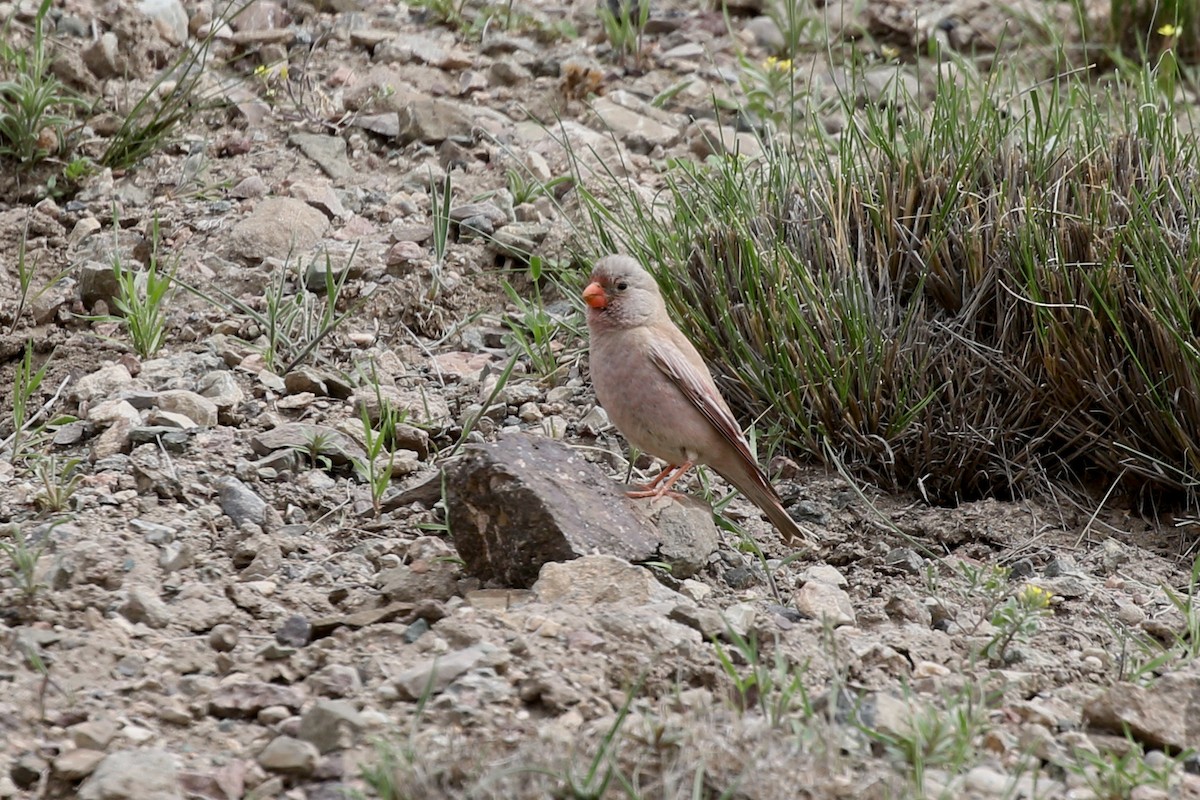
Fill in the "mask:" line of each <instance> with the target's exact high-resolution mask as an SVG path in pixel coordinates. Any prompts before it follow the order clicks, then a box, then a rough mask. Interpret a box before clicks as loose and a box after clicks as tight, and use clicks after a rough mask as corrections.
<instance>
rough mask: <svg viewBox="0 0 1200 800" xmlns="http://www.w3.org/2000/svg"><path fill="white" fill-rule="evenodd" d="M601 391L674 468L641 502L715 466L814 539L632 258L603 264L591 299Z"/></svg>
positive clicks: (629, 435) (610, 407)
mask: <svg viewBox="0 0 1200 800" xmlns="http://www.w3.org/2000/svg"><path fill="white" fill-rule="evenodd" d="M583 299H584V302H586V303H587V304H588V330H589V332H590V334H591V347H590V351H589V353H590V356H589V362H590V365H591V373H592V384H593V386H594V387H595V389H596V397H597V398H598V399H599V400H600V405H602V406H603V407H604V409H605V411H607V412H608V416H609V418H610V419H611V420H612V422H613V424H614V425H616V426H617V429H618V430H620V431H621V433H622V434H624V436H625V438H626V439H627V440H628V441H629V442H630V444H632V445H633V446H635V447H637V448H638V449H639V450H642V451H644V452H646V453H649V454H650V455H653V456H656V457H657V458H661V459H662V460H663V461H666V462H667V464H668V465H669V466H668V467H667V468H666V469H665V470H663V471H662V473H660V474H659V476H658V477H657V478H655V480H654V481H653V482H652V483H651V484H650V486H649V487H647V488H646V489H644V490H638V491H634V492H630V493H629V494H630V496H631V497H661V496H662V495H664V494H666V493H668V492H669V491H670V489H671V486H672V485H674V483H675V481H677V480H678V479H679V478H680V477H681V476H682V475H683V474H684V473H685V472H686V471H687V470H688V469H690V468H691V467H692V466H693V465H695V464H706V465H708V466H709V467H711V468H712V469H713V470H714V471H715V472H716V473H717V474H718V475H720V476H721V477H722V478H724V479H725V480H727V481H729V483H731V484H732V485H733V486H735V487H736V488H737V489H738V491H740V492H741V493H742V494H743V495H745V496H746V498H747V499H748V500H750V502H752V503H754V504H755V505H756V506H758V507H759V508H760V509H762V511H763V513H765V514H766V515H767V517H768V519H770V520H771V523H772V524H774V525H775V527H776V528H778V529H779V532H780V533H781V534H782V535H783V537H784V539H786V540H787V541H792V540H794V539H796V538H797V537H801V538H805V532H804V530H803V529H802V528H801V527H800V526H799V525H797V524H796V522H795V520H793V519H792V518H791V516H790V515H789V514H788V513H787V511H786V510H785V509H784V507H783V502H782V501H781V500H780V497H779V494H778V492H776V491H775V487H774V486H772V485H771V482H770V480H768V479H767V476H766V474H765V473H764V472H763V471H762V468H761V467H759V465H758V462H757V461H756V460H755V459H754V456H753V454H752V453H751V452H750V446H749V445H748V444H747V442H746V437H745V436H744V435H743V434H742V429H741V428H740V427H739V426H738V424H737V420H735V419H734V416H733V413H732V412H731V411H730V410H729V406H728V405H727V404H726V402H725V398H723V397H722V396H721V393H720V391H719V390H718V389H717V385H716V383H715V382H714V381H713V378H712V374H711V373H710V372H709V371H708V367H707V366H706V365H705V363H704V360H703V359H702V358H701V357H700V354H699V353H698V352H696V348H695V347H693V346H692V343H691V342H690V341H688V339H687V337H686V336H684V335H683V333H682V332H681V331H680V330H679V328H677V327H676V326H675V324H674V323H673V322H672V321H671V318H670V316H669V315H668V314H667V308H666V304H665V303H664V302H663V299H662V294H661V293H660V292H659V289H658V284H657V283H655V281H654V278H653V276H651V275H650V273H649V272H647V271H646V270H645V269H643V268H642V266H641V264H639V263H638V262H637V261H635V260H634V259H632V258H630V257H628V256H619V255H613V256H606V257H604V258H602V259H600V260H599V261H597V262H596V265H595V268H594V269H593V270H592V276H591V281H590V283H589V284H588V286H587V288H586V289H585V290H584V292H583Z"/></svg>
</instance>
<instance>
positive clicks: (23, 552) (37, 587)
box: [0, 525, 45, 604]
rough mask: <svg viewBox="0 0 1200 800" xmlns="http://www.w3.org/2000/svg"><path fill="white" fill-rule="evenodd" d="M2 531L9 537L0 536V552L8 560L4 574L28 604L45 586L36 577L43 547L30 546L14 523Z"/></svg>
mask: <svg viewBox="0 0 1200 800" xmlns="http://www.w3.org/2000/svg"><path fill="white" fill-rule="evenodd" d="M3 533H5V534H6V535H7V538H8V539H9V541H7V542H6V541H4V539H3V538H0V553H3V554H4V556H5V557H6V558H7V559H8V562H9V563H8V564H7V565H6V566H5V569H4V574H5V575H7V576H8V577H9V578H10V579H11V580H12V582H13V584H14V585H15V586H16V587H17V589H18V590H19V591H20V593H21V599H22V602H24V603H26V604H28V603H30V602H32V601H33V599H34V598H35V597H36V596H37V593H38V592H40V591H41V590H42V589H43V588H45V584H43V583H41V582H40V581H39V580H38V579H37V563H38V559H40V558H41V557H42V551H43V550H44V549H45V547H44V545H38V546H37V547H30V546H29V545H28V544H27V543H26V541H25V536H24V534H22V533H21V529H20V528H18V527H17V526H16V525H9V526H8V527H7V528H6V529H5V530H4V531H3Z"/></svg>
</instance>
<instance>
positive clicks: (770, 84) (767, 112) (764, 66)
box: [738, 55, 796, 125]
mask: <svg viewBox="0 0 1200 800" xmlns="http://www.w3.org/2000/svg"><path fill="white" fill-rule="evenodd" d="M739 61H740V62H741V66H742V72H741V73H740V74H739V75H738V82H739V83H740V84H741V87H742V94H744V95H745V97H746V109H747V110H748V111H750V112H751V113H753V114H754V115H755V116H757V117H758V118H759V119H761V120H763V121H770V122H773V123H775V124H776V125H780V124H783V123H784V122H785V121H786V120H785V118H788V119H790V118H792V117H794V115H795V113H796V108H795V102H794V100H795V89H796V74H795V68H794V67H793V66H792V60H791V59H790V58H777V57H775V56H768V57H767V58H766V60H764V61H762V62H761V63H757V62H755V61H753V60H751V59H750V58H748V57H746V56H745V55H740V56H739Z"/></svg>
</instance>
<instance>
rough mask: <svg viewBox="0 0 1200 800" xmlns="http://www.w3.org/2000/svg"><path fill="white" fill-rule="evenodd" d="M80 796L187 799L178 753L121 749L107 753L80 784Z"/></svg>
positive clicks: (86, 798)
mask: <svg viewBox="0 0 1200 800" xmlns="http://www.w3.org/2000/svg"><path fill="white" fill-rule="evenodd" d="M78 797H79V800H183V792H182V790H181V788H180V786H179V768H178V766H176V764H175V758H174V756H172V755H170V754H169V753H165V752H163V751H162V750H121V751H119V752H116V753H113V754H111V755H109V756H107V757H106V758H105V759H104V760H103V761H101V762H100V766H98V767H96V771H95V772H93V773H92V775H91V777H90V778H88V779H87V781H85V782H84V783H83V785H82V786H80V787H79V795H78Z"/></svg>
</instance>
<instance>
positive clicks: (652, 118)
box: [591, 93, 683, 153]
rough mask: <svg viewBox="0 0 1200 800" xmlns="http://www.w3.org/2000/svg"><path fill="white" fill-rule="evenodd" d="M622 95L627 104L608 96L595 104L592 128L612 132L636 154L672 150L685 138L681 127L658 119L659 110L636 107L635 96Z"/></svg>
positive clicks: (650, 107)
mask: <svg viewBox="0 0 1200 800" xmlns="http://www.w3.org/2000/svg"><path fill="white" fill-rule="evenodd" d="M622 94H623V95H626V97H625V98H624V99H623V100H621V99H620V98H617V99H614V97H612V96H610V95H606V96H604V97H601V98H598V99H597V100H596V101H595V102H593V103H592V107H591V111H592V120H591V124H592V125H593V126H594V127H596V128H597V129H598V130H608V131H611V132H612V133H613V135H615V136H616V137H617V138H618V139H620V140H621V141H623V142H624V143H625V144H626V145H627V146H628V147H629V149H630V150H632V151H633V152H635V153H649V152H650V151H651V150H653V149H654V148H656V147H662V148H667V147H671V146H673V145H675V144H676V143H678V142H679V141H680V140H681V139H682V138H683V134H682V132H681V130H680V128H679V127H678V126H676V125H671V124H668V123H666V122H665V121H661V120H659V119H657V118H656V117H658V116H659V115H660V113H661V112H659V111H658V109H655V108H654V107H653V106H651V105H650V104H649V103H644V102H637V103H636V105H635V99H634V98H633V97H632V96H631V95H628V93H622ZM630 106H635V107H630Z"/></svg>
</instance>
